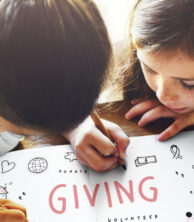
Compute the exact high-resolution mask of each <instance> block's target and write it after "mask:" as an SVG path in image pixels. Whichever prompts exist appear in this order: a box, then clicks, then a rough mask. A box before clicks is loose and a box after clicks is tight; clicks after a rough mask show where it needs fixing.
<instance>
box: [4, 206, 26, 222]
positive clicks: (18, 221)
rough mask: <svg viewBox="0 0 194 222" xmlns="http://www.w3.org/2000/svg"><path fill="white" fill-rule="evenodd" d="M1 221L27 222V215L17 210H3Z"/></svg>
mask: <svg viewBox="0 0 194 222" xmlns="http://www.w3.org/2000/svg"><path fill="white" fill-rule="evenodd" d="M0 221H3V222H27V221H28V220H27V218H26V215H25V214H24V212H23V211H21V210H17V209H6V208H4V209H1V210H0Z"/></svg>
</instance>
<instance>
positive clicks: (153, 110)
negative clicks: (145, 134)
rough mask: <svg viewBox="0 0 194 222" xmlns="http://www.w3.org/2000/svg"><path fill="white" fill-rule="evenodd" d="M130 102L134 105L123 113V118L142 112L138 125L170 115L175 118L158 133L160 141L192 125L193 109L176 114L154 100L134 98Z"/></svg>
mask: <svg viewBox="0 0 194 222" xmlns="http://www.w3.org/2000/svg"><path fill="white" fill-rule="evenodd" d="M132 104H133V105H134V106H133V107H132V108H131V109H130V110H129V111H128V112H127V113H126V114H125V118H126V119H128V120H129V119H132V118H133V117H135V116H137V115H141V114H143V115H142V117H141V119H140V120H139V122H138V125H139V126H141V127H144V126H145V125H146V124H148V123H149V122H152V121H154V120H156V119H159V118H169V117H170V118H173V119H174V120H175V121H174V122H173V123H172V124H171V125H170V126H169V127H168V128H167V129H166V130H165V131H163V132H162V133H161V134H160V136H159V138H158V139H159V140H160V141H163V140H166V139H168V138H170V137H172V136H174V135H176V134H177V133H178V132H180V131H181V130H182V129H184V128H186V127H188V126H192V125H194V111H192V112H189V113H185V114H178V113H175V112H173V111H172V110H170V109H169V108H167V107H166V106H164V105H163V104H161V103H160V102H158V101H155V100H146V101H140V100H134V101H132Z"/></svg>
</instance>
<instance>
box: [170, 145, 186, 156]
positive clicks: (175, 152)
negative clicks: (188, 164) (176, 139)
mask: <svg viewBox="0 0 194 222" xmlns="http://www.w3.org/2000/svg"><path fill="white" fill-rule="evenodd" d="M170 152H171V153H172V155H173V158H174V159H182V158H183V157H182V156H181V155H180V149H179V148H178V146H177V145H172V146H171V147H170Z"/></svg>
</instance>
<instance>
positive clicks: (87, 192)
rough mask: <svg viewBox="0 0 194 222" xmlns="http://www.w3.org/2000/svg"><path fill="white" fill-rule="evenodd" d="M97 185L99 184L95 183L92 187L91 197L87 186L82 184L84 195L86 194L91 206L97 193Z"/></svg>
mask: <svg viewBox="0 0 194 222" xmlns="http://www.w3.org/2000/svg"><path fill="white" fill-rule="evenodd" d="M99 186H100V184H96V186H95V189H94V193H93V195H92V197H91V195H90V193H89V191H88V187H87V186H86V185H83V188H84V190H85V192H86V195H87V197H88V200H89V202H90V205H91V206H92V207H93V206H94V204H95V201H96V195H97V192H98V189H99Z"/></svg>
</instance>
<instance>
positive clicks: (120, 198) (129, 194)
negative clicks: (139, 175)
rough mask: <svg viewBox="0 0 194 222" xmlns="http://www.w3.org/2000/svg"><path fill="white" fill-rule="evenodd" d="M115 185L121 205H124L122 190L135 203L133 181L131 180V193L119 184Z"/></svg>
mask: <svg viewBox="0 0 194 222" xmlns="http://www.w3.org/2000/svg"><path fill="white" fill-rule="evenodd" d="M114 184H115V188H116V191H117V195H118V198H119V202H120V203H121V204H123V198H122V196H121V192H120V190H122V191H123V192H124V193H125V194H126V196H127V197H128V198H129V200H130V201H131V203H133V202H134V195H133V182H132V181H131V180H129V192H128V191H127V190H126V189H125V188H124V187H123V186H122V185H121V184H120V183H119V182H117V181H115V182H114Z"/></svg>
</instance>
